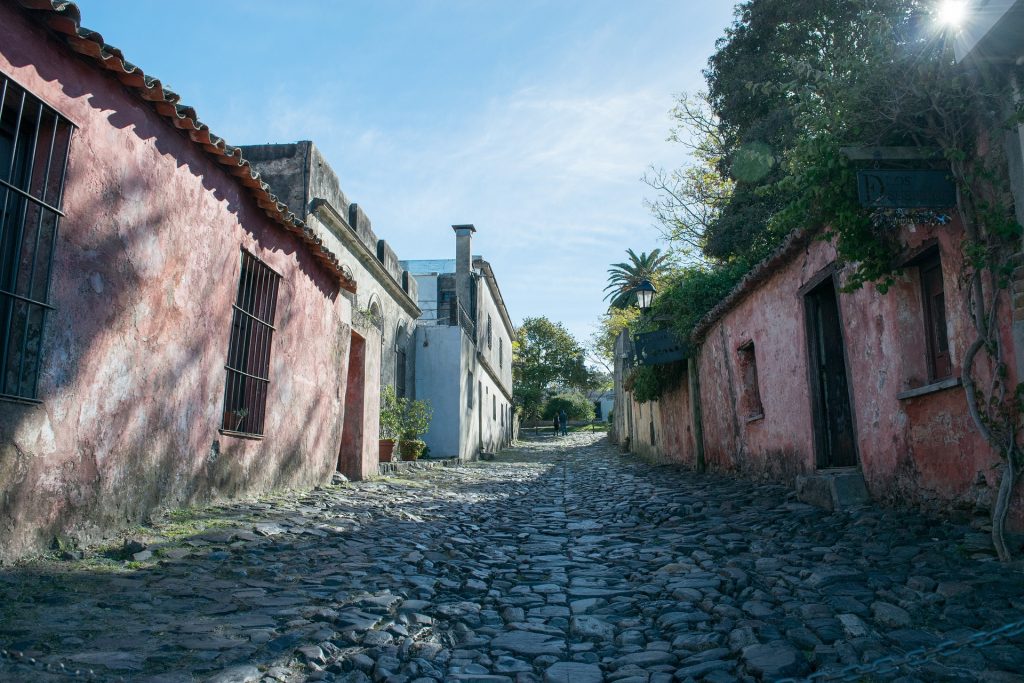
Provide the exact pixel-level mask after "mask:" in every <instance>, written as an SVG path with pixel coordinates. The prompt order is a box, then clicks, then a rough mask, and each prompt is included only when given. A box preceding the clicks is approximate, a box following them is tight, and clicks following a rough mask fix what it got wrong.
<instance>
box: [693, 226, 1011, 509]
mask: <svg viewBox="0 0 1024 683" xmlns="http://www.w3.org/2000/svg"><path fill="white" fill-rule="evenodd" d="M901 238H902V240H903V241H904V243H905V244H906V245H907V247H908V249H913V248H915V247H917V246H919V245H921V244H923V243H924V242H925V241H926V240H928V239H937V240H938V243H939V248H940V252H941V258H942V269H943V276H944V288H945V292H946V299H945V301H946V312H947V316H946V317H947V321H948V331H949V342H950V348H951V351H950V353H951V357H952V359H953V373H954V375H957V376H958V375H959V372H960V361H961V360H962V358H963V354H964V352H965V350H966V348H967V346H968V344H969V341H970V339H971V338H972V337H971V335H972V331H971V330H970V329H969V327H968V325H969V323H968V320H969V319H968V318H967V311H966V293H965V291H964V289H963V287H962V286H961V284H960V282H959V281H958V279H957V275H956V274H957V273H958V272H959V270H960V266H961V259H962V255H961V240H962V229H961V228H960V227H959V226H958V225H957V224H955V223H954V224H953V225H950V226H944V227H936V228H923V227H920V226H918V227H915V228H913V229H905V230H904V232H903V234H902V235H901ZM835 258H836V252H835V249H834V247H833V246H832V245H831V244H829V243H826V242H822V241H813V242H811V243H810V245H809V246H807V247H806V248H805V249H804V250H803V251H802V252H801V253H800V254H798V255H796V256H795V257H793V258H791V259H790V260H789V261H788V262H787V263H785V264H784V265H783V266H782V267H780V268H779V269H778V270H777V271H776V272H775V273H774V274H772V275H771V277H770V278H769V279H768V280H767V281H765V282H763V283H761V284H760V285H759V286H758V287H756V289H754V290H753V291H752V292H751V293H750V294H749V296H747V297H746V298H745V299H743V300H742V301H741V302H740V303H739V304H738V305H736V306H735V307H734V308H732V309H731V310H730V311H729V312H728V313H726V314H725V315H724V316H723V317H722V318H721V319H720V320H719V321H717V322H716V323H715V324H714V325H713V326H712V327H711V328H710V329H709V330H708V332H707V334H706V336H705V338H704V341H703V344H702V346H701V352H700V361H699V363H700V373H701V401H702V406H701V408H702V417H703V426H704V440H705V452H706V459H707V462H708V465H709V467H711V468H713V469H719V470H728V471H736V472H739V473H743V474H746V475H749V476H764V475H767V476H769V477H772V478H775V479H779V480H783V481H790V482H791V481H792V480H793V478H794V477H795V476H796V475H797V474H800V473H806V472H812V471H814V469H815V454H814V438H813V428H812V410H811V397H810V389H809V381H808V370H807V341H806V336H807V335H806V328H805V320H804V318H805V313H804V303H803V297H802V295H801V294H800V292H799V290H800V288H801V287H802V286H803V285H805V284H806V283H808V281H810V280H811V279H812V278H814V276H815V275H816V274H818V273H819V272H821V271H822V269H824V268H825V267H827V266H829V265H830V264H831V263H833V262H834V261H835ZM839 279H840V282H841V283H842V282H844V281H845V278H844V271H843V270H840V271H839ZM839 305H840V312H841V317H842V322H843V327H844V332H845V338H846V353H847V367H848V372H849V374H848V376H849V379H850V384H851V393H852V406H853V413H854V420H855V425H856V434H857V445H858V450H859V458H860V465H861V468H862V471H863V473H864V476H865V479H866V481H867V485H868V488H869V490H870V492H871V494H872V495H873V496H874V497H875V498H876V499H880V500H882V501H886V500H891V501H900V502H901V503H902V504H908V503H909V504H916V505H921V506H924V507H940V506H941V507H948V506H949V505H950V504H952V505H963V506H964V507H970V506H971V505H973V503H974V501H975V500H977V499H979V498H981V499H985V498H988V497H991V496H992V495H993V494H994V488H993V487H994V486H995V484H996V481H995V478H994V472H993V469H992V467H993V465H994V464H996V463H997V462H998V456H997V455H996V454H994V453H993V452H992V450H991V449H990V448H989V446H988V445H987V444H986V443H985V442H984V440H983V439H982V438H981V437H980V435H979V434H978V433H977V430H976V429H975V427H974V424H973V422H972V420H971V418H970V416H969V415H968V413H967V407H966V399H965V397H964V390H963V388H962V387H960V386H956V387H952V388H948V389H944V390H940V391H936V392H933V393H929V394H926V395H923V396H920V397H916V398H908V399H903V400H900V399H898V398H897V395H898V394H899V393H900V392H903V391H905V390H908V389H912V388H916V387H920V386H922V385H924V384H926V383H927V381H926V360H925V347H924V343H925V342H924V321H923V313H922V306H921V295H920V284H919V282H918V275H917V272H916V269H913V268H911V269H908V270H907V272H906V274H904V275H903V276H901V278H900V279H899V281H898V282H897V283H896V285H895V286H894V287H892V288H891V289H890V290H889V292H888V293H887V294H884V295H883V294H880V293H879V292H878V291H877V290H876V289H875V288H874V287H870V286H869V287H864V288H861V289H858V290H857V291H855V292H851V293H848V294H843V293H841V294H839ZM748 341H753V342H754V346H755V350H756V351H755V353H756V362H757V374H758V381H759V385H760V386H759V388H760V395H761V401H762V405H763V409H764V417H763V419H755V420H752V421H748V420H747V419H746V415H745V412H744V410H743V409H742V408H741V396H740V393H741V391H742V381H741V378H740V367H739V363H738V361H739V358H738V353H737V349H738V348H739V347H740V346H742V345H743V344H745V343H746V342H748ZM1005 346H1006V348H1007V350H1008V351H1010V352H1011V353H1012V344H1011V340H1010V337H1009V330H1007V334H1006V338H1005ZM1007 362H1008V365H1009V367H1010V368H1013V367H1014V362H1013V359H1012V358H1008V359H1007ZM1015 381H1016V380H1015V379H1014V378H1012V377H1011V378H1010V379H1009V383H1008V386H1011V387H1012V386H1014V383H1015ZM1022 508H1024V506H1022V502H1021V500H1020V496H1018V499H1017V500H1016V501H1015V503H1014V511H1013V513H1012V517H1013V519H1012V522H1011V526H1012V527H1014V528H1022V522H1024V513H1022Z"/></svg>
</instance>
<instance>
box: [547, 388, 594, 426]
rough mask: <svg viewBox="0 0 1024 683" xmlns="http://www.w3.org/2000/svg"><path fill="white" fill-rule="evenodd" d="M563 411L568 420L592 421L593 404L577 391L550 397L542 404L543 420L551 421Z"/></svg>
mask: <svg viewBox="0 0 1024 683" xmlns="http://www.w3.org/2000/svg"><path fill="white" fill-rule="evenodd" d="M563 410H564V411H565V414H566V415H568V416H569V419H570V420H593V419H594V404H593V403H591V402H590V399H588V398H587V397H586V396H584V395H583V394H581V393H579V392H578V391H573V392H565V393H562V394H558V395H556V396H552V397H551V398H549V399H548V400H547V402H546V403H545V404H544V412H543V413H542V415H543V417H544V419H545V420H553V419H554V418H555V416H556V415H558V413H560V412H561V411H563Z"/></svg>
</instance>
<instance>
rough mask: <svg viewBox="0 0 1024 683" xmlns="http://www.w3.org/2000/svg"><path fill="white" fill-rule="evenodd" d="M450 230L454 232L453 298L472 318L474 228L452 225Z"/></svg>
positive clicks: (470, 225) (471, 226)
mask: <svg viewBox="0 0 1024 683" xmlns="http://www.w3.org/2000/svg"><path fill="white" fill-rule="evenodd" d="M452 230H454V231H455V296H456V297H457V298H458V300H459V304H460V305H461V306H462V308H463V309H464V310H465V311H466V314H467V315H469V316H470V317H471V318H472V316H473V311H472V310H470V307H471V304H472V299H471V298H470V288H471V272H472V270H473V252H472V247H473V233H474V232H476V228H474V227H473V225H472V224H469V225H453V226H452Z"/></svg>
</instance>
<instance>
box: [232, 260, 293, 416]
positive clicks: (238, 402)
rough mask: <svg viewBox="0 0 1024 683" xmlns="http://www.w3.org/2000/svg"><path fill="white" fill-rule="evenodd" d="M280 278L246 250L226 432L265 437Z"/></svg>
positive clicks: (234, 326) (235, 324)
mask: <svg viewBox="0 0 1024 683" xmlns="http://www.w3.org/2000/svg"><path fill="white" fill-rule="evenodd" d="M280 282H281V276H280V275H278V274H277V273H276V272H274V271H273V270H272V269H271V268H270V266H268V265H267V264H265V263H263V261H260V260H259V259H258V258H256V257H255V256H253V255H252V254H250V253H249V252H247V251H245V250H244V249H243V250H242V267H241V272H240V274H239V277H238V297H237V300H236V301H235V305H234V316H233V317H232V321H231V341H230V342H229V343H228V362H227V365H225V366H224V368H225V369H226V370H227V382H226V385H225V387H224V421H223V423H222V425H221V428H222V429H223V430H224V431H225V432H230V433H235V434H243V435H246V436H262V435H263V424H264V420H265V418H266V412H267V390H268V389H269V387H270V345H271V341H272V340H273V336H274V330H275V328H274V316H275V314H276V313H277V289H278V286H279V285H280Z"/></svg>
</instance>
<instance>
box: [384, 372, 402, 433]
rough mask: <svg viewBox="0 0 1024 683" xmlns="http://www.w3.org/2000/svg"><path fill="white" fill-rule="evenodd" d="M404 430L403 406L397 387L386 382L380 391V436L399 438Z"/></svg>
mask: <svg viewBox="0 0 1024 683" xmlns="http://www.w3.org/2000/svg"><path fill="white" fill-rule="evenodd" d="M401 431H402V408H401V405H400V403H399V401H398V397H397V396H396V395H395V388H394V387H393V386H391V385H390V384H385V385H384V388H383V389H381V392H380V438H381V439H397V438H398V437H399V436H400V435H401Z"/></svg>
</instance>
